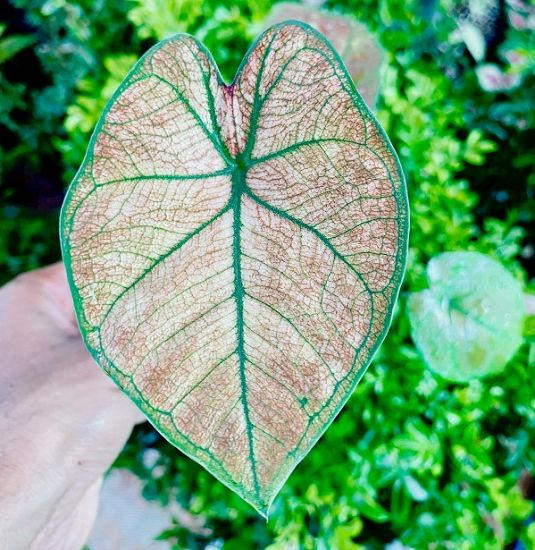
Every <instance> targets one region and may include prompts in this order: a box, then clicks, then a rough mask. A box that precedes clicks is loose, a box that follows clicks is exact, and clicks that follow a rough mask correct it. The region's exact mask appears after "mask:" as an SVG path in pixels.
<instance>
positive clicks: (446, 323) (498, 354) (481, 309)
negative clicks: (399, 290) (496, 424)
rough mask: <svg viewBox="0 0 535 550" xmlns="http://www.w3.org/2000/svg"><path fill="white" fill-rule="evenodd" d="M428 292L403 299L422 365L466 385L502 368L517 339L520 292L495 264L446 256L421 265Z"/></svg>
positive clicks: (468, 255)
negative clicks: (406, 303)
mask: <svg viewBox="0 0 535 550" xmlns="http://www.w3.org/2000/svg"><path fill="white" fill-rule="evenodd" d="M427 278H428V281H429V289H428V290H423V291H421V292H416V293H414V294H412V295H411V297H410V299H409V318H410V322H411V329H412V337H413V340H414V342H415V344H416V346H417V348H418V349H419V351H420V353H421V354H422V356H423V358H424V360H425V362H426V364H427V366H428V367H429V368H430V369H431V370H432V371H434V372H435V373H437V374H439V375H440V376H442V377H443V378H446V379H448V380H452V381H457V382H466V381H469V380H471V379H472V378H480V377H483V376H487V375H489V374H494V373H497V372H500V371H501V370H503V369H504V368H505V366H506V364H507V362H508V361H509V360H510V359H511V357H512V356H513V355H514V353H515V352H516V350H517V349H518V346H519V345H520V343H521V341H522V323H523V317H524V307H523V299H522V289H521V286H520V284H519V283H518V282H517V281H516V279H515V278H514V277H513V276H512V275H511V274H510V273H509V272H508V271H507V270H506V269H505V268H504V267H503V266H502V265H501V264H500V263H499V262H497V261H496V260H493V259H492V258H490V257H488V256H486V255H484V254H480V253H476V252H446V253H444V254H440V255H439V256H437V257H435V258H433V259H432V260H431V261H430V262H429V264H428V266H427Z"/></svg>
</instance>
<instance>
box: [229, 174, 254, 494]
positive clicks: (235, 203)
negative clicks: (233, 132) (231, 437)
mask: <svg viewBox="0 0 535 550" xmlns="http://www.w3.org/2000/svg"><path fill="white" fill-rule="evenodd" d="M238 164H241V163H238ZM244 187H245V170H244V168H243V167H241V166H239V165H238V166H236V168H235V171H234V174H233V176H232V196H231V205H232V206H231V208H232V213H233V219H232V227H233V245H232V256H233V267H234V299H235V300H236V337H237V346H236V353H237V355H238V370H239V377H240V387H241V400H242V404H243V414H244V417H245V429H246V432H247V440H248V445H249V460H250V463H251V472H252V476H253V486H254V490H255V494H256V497H257V498H259V497H260V485H259V483H258V476H257V472H256V460H255V455H254V441H253V425H252V423H251V418H250V412H249V403H248V400H247V378H246V375H245V362H246V359H245V346H244V338H245V336H244V329H245V321H244V315H243V300H244V296H245V290H244V288H243V281H242V274H241V198H242V194H243V189H244Z"/></svg>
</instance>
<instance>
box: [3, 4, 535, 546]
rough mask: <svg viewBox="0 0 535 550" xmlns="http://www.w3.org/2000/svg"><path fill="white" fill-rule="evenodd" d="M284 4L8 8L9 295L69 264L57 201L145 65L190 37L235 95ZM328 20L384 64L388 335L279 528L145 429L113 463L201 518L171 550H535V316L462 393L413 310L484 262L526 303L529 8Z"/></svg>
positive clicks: (283, 503) (534, 83)
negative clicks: (389, 160) (396, 270)
mask: <svg viewBox="0 0 535 550" xmlns="http://www.w3.org/2000/svg"><path fill="white" fill-rule="evenodd" d="M271 4H272V2H271V1H270V0H237V1H235V2H233V3H223V2H220V1H215V0H205V1H202V2H201V1H193V0H144V1H143V0H116V1H111V0H78V1H66V0H11V4H10V5H8V6H7V7H6V8H5V9H4V10H3V13H2V16H1V17H2V23H1V24H0V94H1V97H2V100H1V104H0V125H1V131H0V178H1V185H0V224H1V225H0V266H1V267H0V277H1V278H2V281H5V280H7V279H9V278H11V277H12V276H13V275H15V274H16V273H18V272H20V271H23V270H26V269H30V268H33V267H36V266H38V265H41V264H43V263H47V262H50V261H53V260H55V259H58V258H59V247H58V245H57V228H56V225H57V213H58V208H59V206H60V204H61V200H62V194H63V190H64V187H65V186H66V185H67V184H68V183H69V181H70V180H71V179H72V177H73V175H74V173H75V170H76V169H77V167H78V165H79V164H80V162H81V159H82V157H83V154H84V151H85V148H86V145H87V142H88V138H89V135H90V133H91V131H92V128H93V126H94V124H95V123H96V121H97V119H98V116H99V115H100V112H101V110H102V108H103V106H104V104H105V102H106V100H107V99H108V97H109V96H110V95H111V93H112V92H113V90H114V88H115V87H116V86H117V84H118V83H119V82H120V81H121V79H122V78H123V77H124V75H125V74H126V72H127V70H128V69H129V67H130V65H131V64H132V63H133V61H134V60H135V59H136V58H137V57H139V56H140V55H141V54H142V53H143V52H144V51H145V50H146V49H147V48H148V47H150V46H151V45H152V44H154V43H155V42H156V41H157V40H159V39H161V38H163V37H165V36H167V35H169V34H172V33H174V32H177V31H185V32H189V33H192V34H194V35H196V36H197V37H198V38H200V39H201V40H203V41H204V42H205V44H206V45H207V47H208V48H209V49H210V51H212V52H213V54H214V56H215V58H216V60H217V62H218V63H219V66H220V68H221V70H222V73H223V75H224V77H225V78H226V79H228V80H230V79H231V78H232V75H233V73H234V71H235V70H236V68H237V66H238V64H239V62H240V60H241V58H242V56H243V54H244V52H245V50H246V49H247V47H248V45H249V43H250V41H251V40H252V39H253V38H254V37H255V36H256V34H257V33H258V30H259V29H260V28H261V27H262V22H263V19H264V17H265V16H266V15H267V13H268V12H269V10H270V8H271ZM325 7H326V8H328V9H331V10H334V11H336V12H338V13H342V14H349V15H352V16H354V17H356V18H357V19H358V20H360V21H361V22H363V23H365V24H366V25H367V26H368V27H369V29H370V30H371V31H372V32H373V33H374V34H375V36H376V38H377V39H378V41H379V42H380V43H381V44H382V46H383V48H384V50H385V63H384V65H385V68H384V71H383V74H382V78H381V96H380V98H379V103H378V116H379V119H380V120H381V122H382V123H383V125H384V127H385V129H386V131H387V133H388V134H389V136H390V138H391V140H392V142H393V144H394V146H395V147H396V149H397V150H398V152H399V155H400V158H401V163H402V165H403V167H404V170H405V174H406V177H407V182H408V186H409V194H410V200H411V249H410V261H409V268H408V272H407V277H406V281H405V286H404V290H403V292H402V295H401V298H400V301H399V304H398V307H397V312H396V316H395V320H394V323H393V325H392V328H391V330H390V333H389V336H388V337H387V339H386V341H385V343H384V344H383V346H382V348H381V350H380V352H379V353H378V355H377V356H376V358H375V361H374V364H373V365H372V367H370V369H369V371H368V373H367V374H366V375H365V377H364V379H363V381H362V382H361V383H360V385H359V387H358V388H357V391H356V392H355V394H354V396H353V397H352V398H351V399H350V401H349V403H348V405H347V406H346V407H345V409H344V410H343V412H342V413H341V414H340V416H339V418H338V419H337V420H336V421H335V422H334V423H333V425H332V426H331V428H330V429H329V430H328V432H327V434H326V435H325V436H324V437H323V438H322V440H321V441H320V443H319V444H318V445H317V446H316V447H315V449H313V450H312V452H311V453H310V455H309V456H308V457H307V458H306V459H305V460H304V461H303V463H302V464H301V465H300V466H299V467H298V468H297V470H296V471H295V473H294V474H293V475H292V476H291V478H290V480H289V481H288V483H287V484H286V486H285V488H284V489H283V491H282V493H281V495H280V496H279V498H278V499H277V500H276V501H275V504H274V506H273V509H272V514H271V519H270V521H269V523H267V524H266V523H265V522H264V521H263V520H261V519H260V518H259V517H258V516H257V515H256V514H255V513H254V511H253V510H252V509H251V508H249V507H248V506H247V505H246V504H245V503H243V502H242V501H241V500H240V499H239V498H238V497H236V496H235V495H233V494H232V493H231V492H230V491H229V490H227V489H226V488H225V487H223V486H222V485H221V484H220V483H218V482H216V481H215V480H214V479H213V478H212V477H211V476H210V475H209V474H207V473H206V472H205V471H204V470H202V469H201V468H200V467H198V466H197V465H196V464H194V463H193V462H192V461H190V460H189V459H187V458H185V457H184V456H183V455H181V454H180V453H179V452H177V451H176V450H175V449H174V448H172V447H171V446H170V445H168V444H167V443H165V442H164V441H163V440H162V439H161V438H160V437H159V436H158V435H157V434H156V433H155V432H154V431H153V430H152V429H151V428H150V427H148V426H142V427H140V428H138V429H137V430H136V432H135V433H134V435H133V436H132V438H131V440H130V442H129V443H128V445H127V447H126V448H125V450H124V452H123V453H122V455H121V456H120V458H119V459H118V461H117V465H118V466H125V467H128V468H131V469H132V470H134V471H135V472H136V473H137V474H138V475H140V476H141V477H142V479H143V480H144V483H145V494H146V497H147V498H150V499H155V500H158V501H161V502H162V503H164V504H165V503H166V502H169V500H171V499H173V500H177V501H178V502H179V503H180V504H181V505H182V506H183V507H184V508H186V509H187V510H189V511H190V512H191V513H192V514H194V515H198V516H199V517H200V520H201V524H202V525H203V527H204V528H203V529H198V527H193V526H188V525H182V524H180V523H178V522H177V523H176V524H175V525H172V526H169V530H168V531H167V532H166V533H165V534H164V536H165V537H167V538H169V539H170V540H172V541H174V543H175V545H176V548H190V549H197V548H199V549H201V548H206V547H207V546H208V545H210V544H211V546H210V548H225V549H234V548H237V549H244V548H247V549H248V548H270V549H271V550H274V549H299V548H303V549H316V548H317V549H341V550H356V549H358V548H364V547H366V548H385V547H387V548H390V550H398V549H402V548H431V549H433V548H436V549H439V548H456V549H457V548H459V549H461V550H462V549H473V548H477V549H479V548H485V549H487V548H489V549H493V548H504V547H506V546H507V545H509V544H512V543H514V542H515V541H521V542H522V544H523V545H524V547H525V548H535V526H534V525H535V524H533V523H531V524H530V523H529V522H528V521H527V520H528V518H529V517H530V516H531V515H532V514H533V511H534V506H533V502H532V501H531V500H530V497H532V496H533V495H532V494H530V490H531V491H532V489H530V488H529V487H530V482H531V480H532V475H533V474H534V473H535V376H533V374H534V372H533V369H534V368H535V365H533V360H532V361H531V362H530V357H531V358H532V359H533V357H534V356H535V352H534V351H533V349H534V346H535V343H534V340H535V322H534V321H533V318H530V319H528V320H527V322H526V324H525V329H524V341H525V342H524V344H523V345H522V346H521V348H520V350H519V351H518V353H517V354H516V355H515V357H514V358H513V359H512V360H511V362H510V363H509V364H508V365H507V367H506V368H505V370H504V372H503V373H502V374H499V375H496V376H493V377H490V378H486V379H484V380H472V381H469V382H467V383H464V384H458V385H453V384H451V383H448V382H446V381H445V380H443V379H441V378H440V376H438V375H434V374H432V373H431V372H430V371H429V370H428V369H426V368H425V366H424V364H423V362H422V359H421V358H420V356H419V354H418V352H417V350H416V349H415V347H414V344H413V342H412V341H411V338H410V329H409V322H408V317H407V309H406V304H407V297H408V295H409V293H411V292H415V291H419V290H422V289H424V288H426V286H427V283H426V277H425V268H426V265H427V262H428V261H429V260H430V259H431V258H432V257H433V256H435V255H436V254H439V253H441V252H443V251H451V250H473V251H478V252H482V253H485V254H489V255H491V256H492V257H494V258H495V259H497V260H498V261H500V262H501V263H502V264H503V265H504V266H505V267H506V268H507V269H509V270H510V271H511V272H512V273H513V274H514V276H515V277H516V278H517V279H518V281H519V282H520V283H521V284H522V286H523V288H524V289H525V291H526V292H530V286H529V282H528V275H527V270H529V268H530V267H532V262H533V255H534V249H533V244H530V243H529V242H528V241H527V236H528V229H529V228H530V224H532V223H533V215H534V212H533V187H534V185H535V153H534V150H533V143H534V142H535V139H534V137H535V108H534V107H535V102H534V101H535V100H534V97H535V76H534V71H533V67H534V56H535V44H534V40H535V38H534V37H535V32H534V29H533V26H534V20H535V14H534V11H533V8H532V7H531V6H529V5H528V4H524V3H522V2H521V1H520V0H507V1H506V2H503V1H500V2H498V1H496V2H494V1H493V0H484V1H483V2H475V1H474V0H471V1H467V2H461V1H460V0H440V1H434V0H345V1H344V0H330V1H328V2H327V3H326V4H325ZM476 8H477V9H476ZM466 28H468V29H470V30H469V31H468V32H466ZM463 29H464V30H463ZM474 29H475V30H474ZM474 56H475V57H474ZM489 67H490V69H489ZM496 69H497V71H496ZM531 292H533V289H531ZM439 336H440V335H437V337H439ZM195 525H197V524H196V523H195Z"/></svg>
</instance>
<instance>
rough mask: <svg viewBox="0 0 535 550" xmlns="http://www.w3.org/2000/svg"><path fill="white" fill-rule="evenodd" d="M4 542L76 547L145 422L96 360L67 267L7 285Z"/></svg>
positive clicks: (0, 526)
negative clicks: (114, 467)
mask: <svg viewBox="0 0 535 550" xmlns="http://www.w3.org/2000/svg"><path fill="white" fill-rule="evenodd" d="M0 351H1V353H0V548H6V549H9V550H19V549H39V550H47V549H54V550H63V549H65V550H67V549H68V550H79V549H80V548H81V547H82V546H83V545H84V543H85V541H86V540H87V537H88V535H89V533H90V530H91V527H92V525H93V522H94V519H95V516H96V512H97V506H98V496H99V489H100V485H101V483H102V478H103V475H104V473H105V472H106V470H107V469H108V468H109V467H110V465H111V464H112V462H113V461H114V459H115V458H116V456H117V454H118V453H119V451H120V450H121V448H122V447H123V445H124V443H125V442H126V439H127V438H128V435H129V434H130V432H131V430H132V427H133V426H134V424H135V423H136V422H139V421H141V420H143V417H142V416H141V413H140V412H139V411H138V410H137V409H136V407H135V406H134V405H133V404H132V403H131V402H130V401H129V400H128V399H127V398H126V397H125V396H124V395H122V394H121V393H120V391H119V390H118V389H117V388H116V387H115V386H114V384H113V383H112V382H111V380H109V379H108V377H107V376H106V375H105V374H104V373H103V372H101V371H100V370H99V369H98V368H97V366H96V365H95V363H94V361H93V360H92V359H91V357H90V356H89V354H88V352H87V350H86V349H85V347H84V344H83V342H82V339H81V337H80V334H79V331H78V327H77V324H76V319H75V316H74V311H73V305H72V300H71V296H70V292H69V288H68V285H67V280H66V276H65V271H64V268H63V265H62V264H59V263H58V264H55V265H52V266H49V267H46V268H44V269H39V270H37V271H34V272H30V273H26V274H23V275H21V276H18V277H17V278H15V279H14V280H13V281H11V282H10V283H8V284H7V285H5V286H4V287H2V288H0Z"/></svg>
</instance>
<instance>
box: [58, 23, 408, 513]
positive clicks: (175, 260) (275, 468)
mask: <svg viewBox="0 0 535 550" xmlns="http://www.w3.org/2000/svg"><path fill="white" fill-rule="evenodd" d="M407 225H408V214H407V198H406V192H405V186H404V181H403V177H402V173H401V170H400V167H399V164H398V161H397V158H396V155H395V153H394V151H393V150H392V147H391V146H390V144H389V142H388V139H387V138H386V136H385V135H384V133H383V131H382V129H381V128H380V127H379V125H378V123H377V122H376V120H375V119H374V118H373V116H372V115H370V113H369V111H368V109H367V108H366V106H365V104H364V103H363V102H362V100H361V99H360V96H359V95H358V93H357V92H356V91H355V89H354V87H353V84H352V82H351V79H350V78H349V76H348V74H347V72H346V70H345V69H344V67H343V65H342V63H341V61H340V58H339V57H338V55H337V54H336V52H335V51H334V50H333V48H332V47H331V46H330V45H329V44H328V42H327V41H326V40H325V39H324V38H323V37H322V36H321V35H320V34H319V33H317V32H316V31H314V30H313V29H312V28H311V27H309V26H307V25H304V24H301V23H286V24H281V25H277V26H274V27H272V28H271V29H269V30H268V31H266V32H265V33H264V34H263V35H262V36H261V37H260V38H259V39H258V41H257V42H256V44H255V45H254V46H253V47H252V48H251V50H250V51H249V53H248V54H247V55H246V57H245V59H244V61H243V63H242V65H241V67H240V69H239V70H238V74H237V76H236V78H235V80H234V82H233V83H232V84H231V85H230V86H226V85H225V84H224V83H222V81H221V78H220V76H219V72H218V70H217V68H216V66H215V64H214V62H213V60H212V58H211V56H210V54H209V53H208V52H207V51H206V50H205V49H204V47H203V46H202V45H201V44H199V43H198V42H197V41H196V40H195V39H194V38H192V37H191V36H188V35H177V36H175V37H173V38H171V39H169V40H167V41H164V42H161V43H160V44H158V45H157V46H155V47H154V48H153V49H151V50H150V51H149V52H148V53H147V54H146V55H145V56H144V57H143V58H142V59H141V60H140V61H139V62H138V63H137V64H136V65H135V66H134V68H133V69H132V71H131V72H130V73H129V75H128V76H127V77H126V79H125V80H124V82H123V83H122V84H121V86H120V87H119V89H118V91H117V92H116V94H115V95H114V97H113V98H112V99H111V101H110V103H109V104H108V106H107V107H106V109H105V111H104V113H103V115H102V117H101V119H100V121H99V122H98V125H97V127H96V129H95V132H94V134H93V137H92V139H91V142H90V145H89V149H88V152H87V155H86V158H85V160H84V162H83V164H82V166H81V168H80V170H79V172H78V174H77V175H76V177H75V180H74V182H73V184H72V185H71V187H70V189H69V191H68V194H67V197H66V199H65V203H64V206H63V209H62V217H61V233H62V247H63V254H64V259H65V263H66V266H67V270H68V275H69V280H70V284H71V288H72V292H73V295H74V301H75V307H76V311H77V315H78V319H79V324H80V328H81V331H82V334H83V336H84V339H85V341H86V343H87V346H88V348H89V349H90V351H91V353H92V354H93V356H94V357H95V359H96V360H97V362H98V363H99V364H100V365H101V367H102V368H103V369H104V370H105V371H106V372H107V373H108V374H109V375H110V376H111V377H112V378H113V379H114V380H115V382H116V383H117V384H118V385H119V386H120V387H121V388H122V389H123V390H124V391H125V392H126V393H127V394H128V395H129V396H130V397H131V398H132V399H133V400H134V401H135V402H136V403H137V405H138V406H139V407H140V408H141V409H142V410H143V411H144V412H145V414H146V415H147V416H148V418H149V419H150V420H151V422H152V423H153V424H154V425H155V426H156V427H157V428H158V430H159V431H160V432H161V433H162V434H164V435H165V437H167V439H169V441H171V442H172V443H173V444H174V445H176V446H177V447H178V448H179V449H181V450H182V451H183V452H184V453H186V454H187V455H189V456H190V457H192V458H193V459H195V460H196V461H198V462H199V463H201V464H202V465H204V466H205V467H206V468H207V469H208V470H209V471H210V472H211V473H213V474H214V475H215V476H216V477H217V478H218V479H220V480H221V481H222V482H223V483H225V484H226V485H228V486H229V487H230V488H231V489H233V490H234V491H236V492H237V493H238V494H240V495H241V496H242V497H243V498H244V499H245V500H247V501H248V502H250V503H251V504H252V505H253V506H255V507H256V508H257V509H258V510H259V511H260V512H261V513H262V514H264V515H266V514H267V510H268V508H269V505H270V503H271V501H272V499H273V498H274V496H275V495H276V493H277V492H278V490H279V489H280V487H281V486H282V484H283V483H284V481H285V480H286V478H287V477H288V475H289V474H290V472H291V471H292V470H293V468H294V467H295V466H296V464H297V463H298V462H299V461H300V460H301V459H302V458H303V457H304V456H305V455H306V453H307V452H308V451H309V450H310V448H311V447H312V446H313V445H314V443H315V442H316V441H317V440H318V438H319V437H320V436H321V434H322V433H323V432H324V431H325V430H326V428H327V426H328V425H329V423H330V422H331V421H332V420H333V419H334V417H335V416H336V414H337V413H338V411H339V410H340V408H341V407H342V406H343V404H344V403H345V402H346V400H347V399H348V397H349V395H350V394H351V392H352V390H353V389H354V387H355V385H356V383H357V382H358V380H359V379H360V377H361V376H362V374H363V372H364V370H365V368H366V366H367V365H368V363H369V362H370V359H371V356H372V355H373V353H374V352H375V350H376V349H377V347H378V346H379V344H380V343H381V341H382V340H383V338H384V336H385V333H386V330H387V327H388V324H389V322H390V318H391V315H392V309H393V305H394V302H395V300H396V297H397V293H398V290H399V286H400V283H401V278H402V275H403V270H404V264H405V254H406V245H407Z"/></svg>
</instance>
